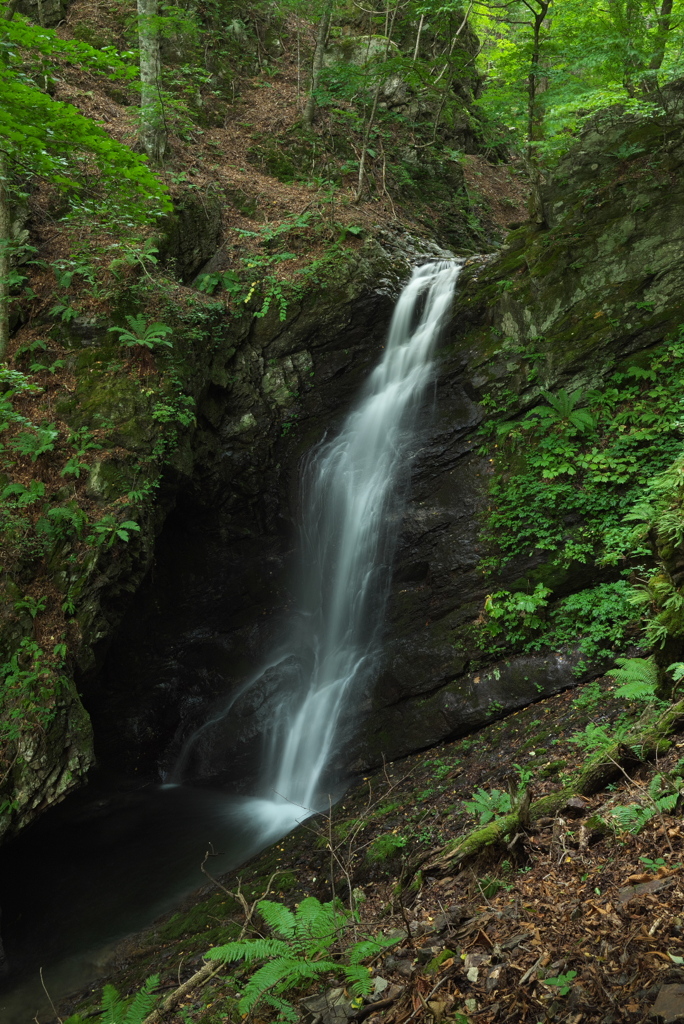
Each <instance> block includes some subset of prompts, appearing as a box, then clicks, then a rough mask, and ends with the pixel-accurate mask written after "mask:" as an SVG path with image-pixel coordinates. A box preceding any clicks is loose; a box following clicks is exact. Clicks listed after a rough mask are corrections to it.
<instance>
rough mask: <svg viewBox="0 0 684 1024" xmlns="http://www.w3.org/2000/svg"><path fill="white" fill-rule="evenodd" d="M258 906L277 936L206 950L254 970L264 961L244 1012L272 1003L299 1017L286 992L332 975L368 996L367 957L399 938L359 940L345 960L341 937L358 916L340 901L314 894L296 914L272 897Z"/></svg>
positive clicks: (243, 1002) (241, 1006) (248, 988)
mask: <svg viewBox="0 0 684 1024" xmlns="http://www.w3.org/2000/svg"><path fill="white" fill-rule="evenodd" d="M258 909H259V913H260V914H261V916H262V917H263V918H264V920H265V921H266V923H267V925H268V926H269V928H270V930H271V932H272V933H273V934H274V936H275V937H274V938H266V939H261V938H259V939H244V940H241V941H237V942H229V943H227V944H226V945H224V946H217V947H214V948H213V949H210V950H209V952H208V953H207V954H206V956H207V958H208V959H210V960H220V961H222V962H224V963H236V962H238V961H243V962H244V963H245V965H247V966H248V967H251V968H253V967H254V966H256V965H260V966H258V967H257V969H256V971H255V972H254V973H253V974H252V975H251V977H250V978H249V980H248V981H247V984H246V985H245V986H244V988H243V989H242V995H241V998H240V1001H239V1003H238V1010H239V1012H240V1013H241V1014H243V1015H244V1014H250V1013H252V1012H253V1011H255V1010H257V1009H259V1008H260V1007H263V1005H264V1004H267V1005H268V1006H270V1007H272V1008H273V1009H275V1010H276V1011H277V1013H278V1014H279V1015H280V1019H282V1020H287V1021H296V1020H297V1019H298V1015H297V1012H296V1010H295V1008H294V1006H293V1005H292V1003H291V1002H290V1001H289V1000H288V999H287V994H289V993H290V992H292V991H294V990H295V989H297V988H299V987H300V986H302V985H304V984H306V983H308V982H311V981H314V980H315V979H317V978H318V977H319V976H320V975H326V974H331V973H336V974H341V975H342V978H343V980H344V983H345V985H346V986H347V987H348V989H349V991H350V993H351V994H352V995H354V996H363V995H368V994H369V993H370V991H371V990H372V980H371V978H370V975H369V973H368V970H367V969H366V968H365V967H363V966H362V961H363V960H364V959H368V958H369V957H371V956H376V955H377V954H378V953H379V952H381V951H382V950H383V949H385V948H387V946H389V945H391V944H392V943H393V942H394V941H395V940H388V939H384V938H380V939H363V940H361V941H357V942H354V943H353V944H352V945H351V946H349V947H348V948H344V949H343V952H342V956H343V957H344V960H340V959H339V958H338V957H339V956H340V947H341V946H343V941H342V940H343V938H344V935H345V933H346V932H347V931H348V930H349V929H350V927H351V926H352V925H353V924H354V922H355V921H356V920H357V917H356V915H354V914H351V913H350V912H348V911H346V910H344V908H343V907H342V906H341V905H340V904H339V903H336V902H334V901H333V902H331V903H320V902H319V901H318V900H317V899H316V898H315V897H313V896H309V897H307V898H306V899H304V900H302V901H301V903H300V904H299V905H298V907H297V908H296V910H295V911H294V912H293V911H291V910H290V909H288V908H287V907H285V906H283V905H282V904H279V903H273V902H272V901H270V900H260V902H259V904H258Z"/></svg>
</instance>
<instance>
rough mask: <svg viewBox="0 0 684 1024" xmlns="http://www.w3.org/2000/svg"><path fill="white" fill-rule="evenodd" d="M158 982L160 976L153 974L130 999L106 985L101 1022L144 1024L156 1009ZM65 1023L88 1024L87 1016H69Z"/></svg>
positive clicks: (111, 986) (103, 1023)
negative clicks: (155, 992) (146, 1018)
mask: <svg viewBox="0 0 684 1024" xmlns="http://www.w3.org/2000/svg"><path fill="white" fill-rule="evenodd" d="M158 984H159V976H158V975H157V974H153V975H152V976H151V977H149V978H148V979H147V981H146V982H144V984H143V986H142V988H141V989H140V990H139V991H138V992H136V993H135V995H134V996H133V997H132V998H130V999H124V998H123V997H122V996H121V995H120V994H119V992H117V990H116V989H115V988H114V986H113V985H105V987H104V989H103V991H102V1009H101V1011H100V1012H99V1014H98V1015H97V1016H98V1017H99V1020H100V1024H143V1021H144V1020H145V1017H147V1016H148V1014H150V1013H151V1012H152V1010H153V1009H154V1004H155V1003H156V1001H157V997H156V995H155V994H154V990H155V988H156V987H157V985H158ZM91 1017H92V1014H88V1018H91ZM64 1024H86V1018H85V1017H82V1016H81V1015H80V1014H78V1013H77V1014H74V1015H73V1016H72V1017H67V1019H66V1020H65V1021H64Z"/></svg>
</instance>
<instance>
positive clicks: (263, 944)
mask: <svg viewBox="0 0 684 1024" xmlns="http://www.w3.org/2000/svg"><path fill="white" fill-rule="evenodd" d="M289 952H290V946H289V945H288V943H287V942H283V941H282V940H281V939H251V940H249V941H246V942H227V943H226V945H225V946H213V947H212V949H209V950H207V952H206V953H205V954H204V956H205V957H206V958H207V959H209V960H222V961H223V962H224V963H227V964H232V963H235V962H236V961H237V960H244V961H245V962H246V963H253V962H254V961H255V960H267V959H268V958H269V957H271V956H284V955H287V954H288V953H289Z"/></svg>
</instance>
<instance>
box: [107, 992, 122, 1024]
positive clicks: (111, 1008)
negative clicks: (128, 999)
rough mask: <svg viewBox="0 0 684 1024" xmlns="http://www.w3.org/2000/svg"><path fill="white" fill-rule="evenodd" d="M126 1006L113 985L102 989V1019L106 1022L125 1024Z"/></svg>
mask: <svg viewBox="0 0 684 1024" xmlns="http://www.w3.org/2000/svg"><path fill="white" fill-rule="evenodd" d="M125 1010H126V1006H125V1004H124V1002H123V1000H122V998H121V996H120V994H119V992H118V990H117V989H115V988H114V986H113V985H105V987H104V988H103V989H102V1020H103V1021H106V1024H123V1019H124V1013H125Z"/></svg>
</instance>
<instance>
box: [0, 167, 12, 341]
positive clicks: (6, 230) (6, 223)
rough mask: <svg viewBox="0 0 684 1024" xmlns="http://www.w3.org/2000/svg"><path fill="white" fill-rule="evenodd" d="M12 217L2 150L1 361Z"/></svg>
mask: <svg viewBox="0 0 684 1024" xmlns="http://www.w3.org/2000/svg"><path fill="white" fill-rule="evenodd" d="M11 229H12V220H11V217H10V208H9V196H8V193H7V154H6V153H4V152H3V151H2V150H0V359H4V358H5V354H6V352H7V343H8V342H9V273H10V241H11V239H10V233H11Z"/></svg>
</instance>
